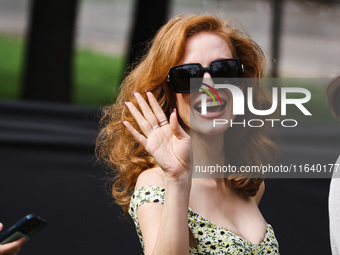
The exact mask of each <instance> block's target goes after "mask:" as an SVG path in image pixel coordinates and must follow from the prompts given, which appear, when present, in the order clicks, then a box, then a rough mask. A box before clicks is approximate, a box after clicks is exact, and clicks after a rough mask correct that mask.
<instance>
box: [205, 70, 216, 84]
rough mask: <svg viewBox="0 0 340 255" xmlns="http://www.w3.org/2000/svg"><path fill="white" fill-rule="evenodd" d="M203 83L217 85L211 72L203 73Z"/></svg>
mask: <svg viewBox="0 0 340 255" xmlns="http://www.w3.org/2000/svg"><path fill="white" fill-rule="evenodd" d="M202 83H204V84H208V85H209V86H212V87H215V83H214V81H213V79H212V77H211V75H210V73H209V72H205V73H204V75H203V80H202Z"/></svg>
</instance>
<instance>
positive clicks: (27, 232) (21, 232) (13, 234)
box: [0, 214, 47, 244]
mask: <svg viewBox="0 0 340 255" xmlns="http://www.w3.org/2000/svg"><path fill="white" fill-rule="evenodd" d="M46 225H47V222H46V221H45V220H44V219H42V218H41V217H39V216H36V215H34V214H29V215H27V216H26V217H25V218H23V219H21V220H20V221H18V222H17V223H15V224H14V225H13V226H12V227H10V228H9V229H7V230H6V231H4V232H3V233H0V244H6V243H10V242H13V241H15V240H18V239H20V238H21V237H25V238H26V241H28V240H29V239H30V238H31V237H32V236H33V235H35V234H36V233H38V232H39V231H40V230H42V229H43V228H45V227H46Z"/></svg>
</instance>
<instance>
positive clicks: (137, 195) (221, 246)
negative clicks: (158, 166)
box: [129, 186, 279, 255]
mask: <svg viewBox="0 0 340 255" xmlns="http://www.w3.org/2000/svg"><path fill="white" fill-rule="evenodd" d="M164 197H165V189H163V188H161V187H158V186H145V187H141V188H140V189H138V190H136V191H135V192H134V193H133V195H132V197H131V201H130V209H129V214H130V215H131V217H132V219H133V220H134V222H135V225H136V230H137V234H138V237H139V240H140V242H141V245H142V248H143V250H144V243H143V237H142V232H141V229H140V227H139V223H138V220H137V209H138V207H140V206H141V205H143V204H145V203H160V204H163V203H164ZM188 225H189V227H190V229H191V231H192V233H193V235H194V237H195V239H196V242H197V247H190V254H202V255H203V254H232V255H235V254H237V255H239V254H247V255H248V254H249V255H251V254H254V255H255V254H259V255H262V254H279V244H278V242H277V240H276V237H275V235H274V231H273V228H272V226H271V225H269V224H267V232H266V234H265V237H264V240H263V241H262V242H261V243H259V244H256V243H251V242H248V241H247V240H245V239H243V238H241V237H239V236H237V235H235V234H233V233H232V232H230V231H228V230H226V229H224V228H222V227H220V226H217V225H216V224H214V223H212V222H210V221H208V220H206V219H204V218H202V217H201V216H200V215H198V214H197V213H196V212H194V211H193V210H192V209H190V208H189V209H188Z"/></svg>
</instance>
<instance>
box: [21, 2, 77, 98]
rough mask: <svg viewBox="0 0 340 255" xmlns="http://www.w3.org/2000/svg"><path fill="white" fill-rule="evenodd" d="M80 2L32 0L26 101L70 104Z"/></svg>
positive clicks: (27, 57)
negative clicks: (75, 28) (75, 31)
mask: <svg viewBox="0 0 340 255" xmlns="http://www.w3.org/2000/svg"><path fill="white" fill-rule="evenodd" d="M77 5H78V0H57V1H46V0H32V2H31V12H30V23H29V30H28V31H29V32H28V37H27V46H26V56H25V60H24V68H23V77H22V78H23V79H22V86H23V88H22V89H23V90H22V97H23V99H26V100H39V101H59V102H70V101H71V95H72V73H73V72H72V56H73V40H74V27H75V20H76V11H77Z"/></svg>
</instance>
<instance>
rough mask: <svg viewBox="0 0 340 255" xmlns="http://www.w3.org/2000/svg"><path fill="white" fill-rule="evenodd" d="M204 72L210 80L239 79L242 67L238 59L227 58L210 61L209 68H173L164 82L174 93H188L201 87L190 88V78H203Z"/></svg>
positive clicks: (187, 66)
mask: <svg viewBox="0 0 340 255" xmlns="http://www.w3.org/2000/svg"><path fill="white" fill-rule="evenodd" d="M205 72H208V73H209V74H210V76H211V77H212V78H241V77H242V73H243V65H242V64H241V62H240V60H239V59H238V58H229V59H220V60H215V61H212V62H211V63H210V64H209V67H203V66H202V65H201V64H199V63H193V64H184V65H178V66H173V67H171V68H170V72H169V75H168V77H167V80H166V81H167V82H169V84H171V86H172V88H173V91H174V92H175V93H190V92H194V91H196V90H198V89H199V88H200V87H201V83H197V86H196V85H191V86H190V78H203V76H204V73H205Z"/></svg>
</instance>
